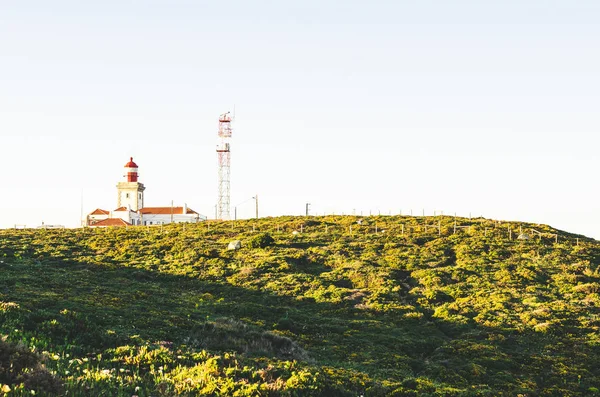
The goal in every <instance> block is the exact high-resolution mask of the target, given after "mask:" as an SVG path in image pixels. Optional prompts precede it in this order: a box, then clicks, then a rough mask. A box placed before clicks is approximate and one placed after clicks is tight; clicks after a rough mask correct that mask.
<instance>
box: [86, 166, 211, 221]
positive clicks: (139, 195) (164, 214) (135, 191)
mask: <svg viewBox="0 0 600 397" xmlns="http://www.w3.org/2000/svg"><path fill="white" fill-rule="evenodd" d="M125 178H126V180H125V181H124V182H119V183H118V184H117V207H118V208H117V209H115V210H113V211H106V210H103V209H100V208H98V209H96V210H94V211H93V212H91V213H90V214H88V216H87V219H86V225H87V226H90V227H109V226H134V225H165V224H168V223H182V222H185V223H197V222H200V221H205V220H206V216H204V215H200V214H199V213H197V212H196V211H194V210H193V209H191V208H188V206H187V204H184V205H183V207H173V206H171V207H144V190H146V188H145V187H144V184H142V183H140V182H138V166H137V164H136V163H134V162H133V158H130V159H129V162H128V163H127V164H125Z"/></svg>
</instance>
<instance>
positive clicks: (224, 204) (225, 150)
mask: <svg viewBox="0 0 600 397" xmlns="http://www.w3.org/2000/svg"><path fill="white" fill-rule="evenodd" d="M230 141H231V116H230V114H229V112H227V113H225V114H222V115H221V116H219V144H218V145H217V157H218V160H219V200H218V202H217V219H223V220H227V219H229V218H230V215H229V203H230V199H229V196H230V179H229V176H230V173H231V151H230V145H229V143H230Z"/></svg>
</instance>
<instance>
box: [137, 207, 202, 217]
mask: <svg viewBox="0 0 600 397" xmlns="http://www.w3.org/2000/svg"><path fill="white" fill-rule="evenodd" d="M171 209H172V210H173V212H171ZM140 212H141V213H142V214H150V215H171V214H173V215H181V214H183V207H144V208H142V209H140ZM186 214H195V215H198V213H197V212H196V211H194V210H193V209H191V208H188V209H187V212H186Z"/></svg>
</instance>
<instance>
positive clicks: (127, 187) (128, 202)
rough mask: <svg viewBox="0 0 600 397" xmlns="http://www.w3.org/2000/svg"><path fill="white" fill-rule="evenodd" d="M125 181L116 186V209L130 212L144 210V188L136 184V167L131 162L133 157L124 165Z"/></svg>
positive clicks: (140, 184)
mask: <svg viewBox="0 0 600 397" xmlns="http://www.w3.org/2000/svg"><path fill="white" fill-rule="evenodd" d="M124 177H125V181H124V182H119V183H118V184H117V192H118V199H117V207H118V208H121V207H125V208H128V209H131V210H132V211H138V210H140V209H142V208H144V190H145V189H146V188H145V187H144V184H143V183H140V182H138V166H137V164H136V163H134V162H133V157H130V158H129V162H128V163H127V164H125V175H124Z"/></svg>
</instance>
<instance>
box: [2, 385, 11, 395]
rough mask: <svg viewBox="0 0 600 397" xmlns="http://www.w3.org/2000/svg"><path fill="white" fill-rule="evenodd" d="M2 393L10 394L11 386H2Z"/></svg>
mask: <svg viewBox="0 0 600 397" xmlns="http://www.w3.org/2000/svg"><path fill="white" fill-rule="evenodd" d="M0 391H1V392H2V393H8V392H9V391H10V386H9V385H2V387H1V388H0Z"/></svg>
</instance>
